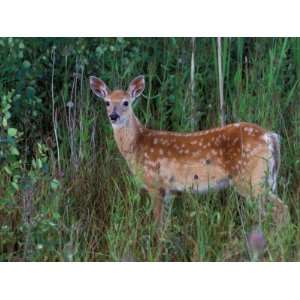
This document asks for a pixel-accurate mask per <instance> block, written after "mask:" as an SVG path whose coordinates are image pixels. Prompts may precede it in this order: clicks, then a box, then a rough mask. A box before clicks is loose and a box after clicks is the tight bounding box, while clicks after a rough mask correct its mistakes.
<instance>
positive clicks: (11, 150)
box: [10, 147, 20, 155]
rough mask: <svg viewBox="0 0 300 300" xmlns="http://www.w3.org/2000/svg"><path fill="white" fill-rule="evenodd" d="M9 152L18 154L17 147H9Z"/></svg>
mask: <svg viewBox="0 0 300 300" xmlns="http://www.w3.org/2000/svg"><path fill="white" fill-rule="evenodd" d="M10 154H12V155H20V153H19V151H18V149H17V148H16V147H10Z"/></svg>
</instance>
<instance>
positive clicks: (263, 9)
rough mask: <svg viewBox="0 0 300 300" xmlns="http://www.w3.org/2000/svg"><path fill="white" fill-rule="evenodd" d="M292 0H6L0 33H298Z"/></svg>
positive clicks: (157, 34)
mask: <svg viewBox="0 0 300 300" xmlns="http://www.w3.org/2000/svg"><path fill="white" fill-rule="evenodd" d="M299 5H300V3H299V1H293V0H285V1H282V0H281V1H279V0H272V1H268V0H265V1H263V0H251V1H250V0H249V1H245V0H226V1H225V0H207V1H203V0H185V1H183V0H181V1H179V0H151V1H150V0H149V1H145V0H144V1H143V0H102V1H101V0H83V1H82V0H80V1H79V0H73V1H67V0H65V1H64V0H51V1H50V0H43V1H39V0H26V1H24V0H19V1H17V0H9V1H2V3H1V15H0V16H1V17H0V34H1V35H2V36H74V37H80V36H299V35H300V26H299V20H300V18H299Z"/></svg>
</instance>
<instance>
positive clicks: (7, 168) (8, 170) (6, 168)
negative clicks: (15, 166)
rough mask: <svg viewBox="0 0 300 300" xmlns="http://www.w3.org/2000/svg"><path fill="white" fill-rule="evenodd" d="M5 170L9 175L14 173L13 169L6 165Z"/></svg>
mask: <svg viewBox="0 0 300 300" xmlns="http://www.w3.org/2000/svg"><path fill="white" fill-rule="evenodd" d="M4 171H5V172H6V173H7V174H8V175H11V174H12V172H11V170H10V168H9V167H8V166H5V167H4Z"/></svg>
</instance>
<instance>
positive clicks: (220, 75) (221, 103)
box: [217, 37, 225, 126]
mask: <svg viewBox="0 0 300 300" xmlns="http://www.w3.org/2000/svg"><path fill="white" fill-rule="evenodd" d="M217 41H218V69H219V92H220V113H221V125H222V126H225V112H224V90H223V84H224V82H223V73H222V47H221V38H220V37H218V38H217Z"/></svg>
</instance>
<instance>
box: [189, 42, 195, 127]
mask: <svg viewBox="0 0 300 300" xmlns="http://www.w3.org/2000/svg"><path fill="white" fill-rule="evenodd" d="M195 50H196V38H195V37H192V55H191V85H190V87H191V112H192V115H191V126H192V129H195V126H196V107H195Z"/></svg>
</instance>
